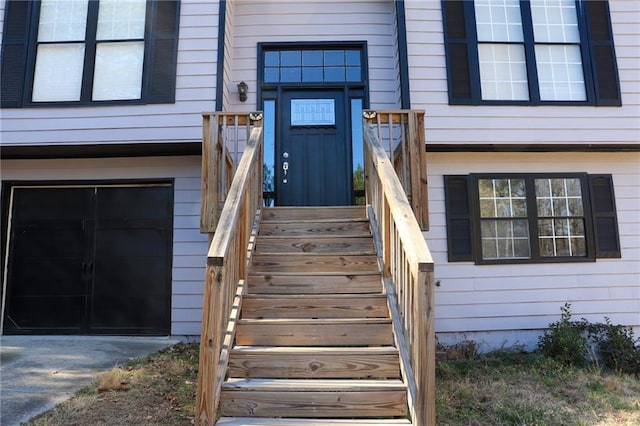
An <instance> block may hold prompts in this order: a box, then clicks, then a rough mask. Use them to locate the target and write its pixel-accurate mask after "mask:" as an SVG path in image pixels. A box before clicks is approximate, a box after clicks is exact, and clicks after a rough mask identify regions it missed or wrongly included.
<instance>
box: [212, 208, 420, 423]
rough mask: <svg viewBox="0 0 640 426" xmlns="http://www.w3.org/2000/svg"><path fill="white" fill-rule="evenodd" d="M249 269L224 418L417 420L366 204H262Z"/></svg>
mask: <svg viewBox="0 0 640 426" xmlns="http://www.w3.org/2000/svg"><path fill="white" fill-rule="evenodd" d="M248 272H249V274H248V279H247V292H246V293H247V294H246V295H245V296H244V298H243V302H242V309H241V314H240V319H239V320H238V322H237V325H236V338H235V345H234V346H233V348H232V349H231V351H230V354H229V363H228V367H229V370H228V375H229V377H228V379H227V380H226V381H225V382H224V383H223V384H222V391H221V394H220V414H221V416H222V417H221V418H220V419H219V420H218V423H217V424H219V425H271V424H282V425H299V424H305V425H325V424H327V425H328V424H344V425H387V424H388V425H398V424H411V422H410V421H409V420H408V419H407V416H408V408H407V388H406V386H405V384H404V383H403V382H402V380H401V375H400V360H399V354H398V350H397V348H396V347H395V344H394V335H393V329H392V321H391V319H390V317H389V308H388V306H387V297H386V295H385V294H384V293H383V284H382V280H381V274H380V269H379V266H378V259H377V256H376V251H375V247H374V243H373V238H372V235H371V232H370V229H369V220H368V219H367V214H366V210H365V208H364V207H332V208H311V207H306V208H304V207H303V208H291V207H280V208H266V209H263V211H262V218H261V223H260V228H259V233H258V236H257V238H256V240H255V243H254V251H253V257H252V262H251V265H250V267H249V270H248Z"/></svg>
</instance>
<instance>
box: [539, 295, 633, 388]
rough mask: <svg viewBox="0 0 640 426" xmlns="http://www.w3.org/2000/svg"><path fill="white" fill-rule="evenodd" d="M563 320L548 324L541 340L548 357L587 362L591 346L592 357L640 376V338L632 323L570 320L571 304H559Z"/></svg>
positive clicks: (540, 342) (566, 362)
mask: <svg viewBox="0 0 640 426" xmlns="http://www.w3.org/2000/svg"><path fill="white" fill-rule="evenodd" d="M560 311H561V316H560V321H557V322H554V323H551V324H549V328H548V329H547V330H546V331H545V332H544V334H543V335H542V336H540V339H539V340H538V349H539V350H540V351H541V352H542V353H543V354H544V355H545V356H546V357H549V358H553V359H555V360H557V361H558V362H561V363H562V364H565V365H572V366H581V365H584V363H585V359H586V356H587V354H588V353H589V349H592V350H593V353H592V361H594V362H600V363H601V365H602V366H603V367H606V368H609V369H611V370H614V371H616V372H618V373H626V374H633V375H635V376H636V377H640V339H636V338H635V337H634V335H633V330H632V329H631V327H625V326H622V325H614V324H611V320H610V319H609V318H607V317H605V323H604V324H602V323H590V322H589V321H587V320H586V319H584V318H583V319H582V320H580V321H572V320H571V305H570V304H569V303H565V304H564V306H563V307H561V308H560Z"/></svg>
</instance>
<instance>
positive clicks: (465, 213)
mask: <svg viewBox="0 0 640 426" xmlns="http://www.w3.org/2000/svg"><path fill="white" fill-rule="evenodd" d="M444 195H445V197H444V198H445V206H446V215H447V247H448V250H447V251H448V258H449V262H459V261H469V260H473V245H472V241H473V239H472V238H471V207H470V205H469V179H468V177H467V176H445V177H444Z"/></svg>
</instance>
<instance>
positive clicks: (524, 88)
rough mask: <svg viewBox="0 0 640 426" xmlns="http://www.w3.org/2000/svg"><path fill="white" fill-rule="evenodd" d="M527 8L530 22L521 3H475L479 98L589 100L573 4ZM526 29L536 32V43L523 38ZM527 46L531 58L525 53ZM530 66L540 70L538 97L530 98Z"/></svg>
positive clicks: (552, 0)
mask: <svg viewBox="0 0 640 426" xmlns="http://www.w3.org/2000/svg"><path fill="white" fill-rule="evenodd" d="M528 4H529V5H530V9H531V15H530V17H529V16H525V15H526V14H523V13H522V10H521V9H520V7H521V3H520V1H518V0H475V1H474V11H475V16H476V35H477V40H478V61H479V68H480V96H481V98H482V99H483V100H489V101H500V100H504V101H529V100H531V98H535V99H537V98H538V97H539V100H541V101H575V102H583V101H586V100H587V93H586V85H585V77H584V70H583V61H582V53H581V48H580V31H579V27H578V15H577V11H576V6H575V1H574V0H531V1H530V3H528ZM525 18H526V19H525ZM523 19H525V21H523ZM525 27H526V28H530V27H532V32H533V40H531V37H530V36H527V37H526V38H525V37H524V31H523V28H525ZM529 34H531V33H529ZM529 44H533V49H534V53H533V54H532V53H531V51H529V52H527V51H526V49H525V45H529ZM532 66H535V67H536V71H537V77H538V81H537V83H538V86H537V87H538V93H533V94H530V93H529V90H530V88H529V82H528V79H529V76H530V75H531V74H532V73H533V70H528V68H530V67H532ZM534 90H535V88H534Z"/></svg>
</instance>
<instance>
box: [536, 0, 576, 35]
mask: <svg viewBox="0 0 640 426" xmlns="http://www.w3.org/2000/svg"><path fill="white" fill-rule="evenodd" d="M530 2H531V20H532V22H533V35H534V38H535V41H536V43H580V31H579V30H578V15H577V14H576V3H575V0H530Z"/></svg>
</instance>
